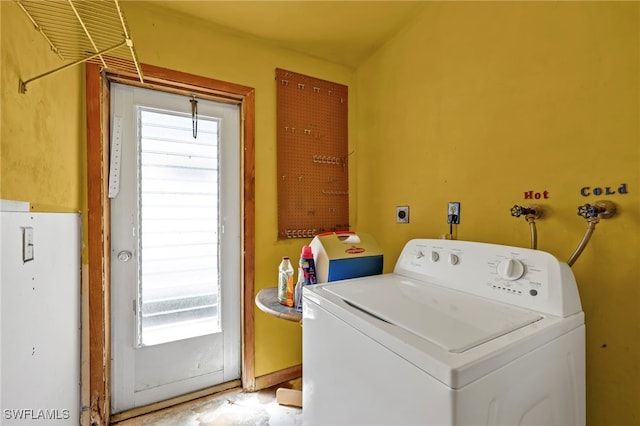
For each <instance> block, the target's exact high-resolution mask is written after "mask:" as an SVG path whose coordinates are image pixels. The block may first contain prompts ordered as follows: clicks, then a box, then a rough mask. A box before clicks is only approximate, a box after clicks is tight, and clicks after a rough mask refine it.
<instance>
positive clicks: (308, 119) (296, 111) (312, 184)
mask: <svg viewBox="0 0 640 426" xmlns="http://www.w3.org/2000/svg"><path fill="white" fill-rule="evenodd" d="M276 86H277V93H276V95H277V137H278V143H277V144H278V176H277V179H278V238H279V239H287V238H311V237H313V236H314V235H316V234H319V233H321V232H328V231H337V230H347V229H349V167H348V166H349V164H348V97H347V95H348V91H349V88H348V87H347V86H345V85H342V84H337V83H332V82H330V81H326V80H320V79H318V78H315V77H310V76H307V75H303V74H298V73H295V72H292V71H286V70H282V69H276Z"/></svg>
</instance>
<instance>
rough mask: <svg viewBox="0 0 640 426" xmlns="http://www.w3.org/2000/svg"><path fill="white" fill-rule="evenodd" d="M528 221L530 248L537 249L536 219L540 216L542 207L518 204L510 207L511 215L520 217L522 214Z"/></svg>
mask: <svg viewBox="0 0 640 426" xmlns="http://www.w3.org/2000/svg"><path fill="white" fill-rule="evenodd" d="M523 215H524V218H525V219H526V220H527V222H528V223H529V229H530V230H531V248H532V249H534V250H537V249H538V230H537V229H536V219H539V218H540V217H541V216H542V209H541V208H540V207H539V206H526V207H522V206H518V205H515V206H513V207H511V216H513V217H520V216H523Z"/></svg>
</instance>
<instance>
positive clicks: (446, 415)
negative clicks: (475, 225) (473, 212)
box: [302, 239, 585, 426]
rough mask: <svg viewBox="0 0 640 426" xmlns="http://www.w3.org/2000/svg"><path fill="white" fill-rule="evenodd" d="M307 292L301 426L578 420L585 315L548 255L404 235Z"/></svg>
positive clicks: (563, 268) (581, 416)
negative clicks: (373, 272)
mask: <svg viewBox="0 0 640 426" xmlns="http://www.w3.org/2000/svg"><path fill="white" fill-rule="evenodd" d="M303 300H304V302H303V364H302V365H303V375H302V377H303V387H302V389H303V420H304V424H305V425H347V424H348V425H357V424H359V425H401V424H403V425H439V426H440V425H536V426H541V425H584V424H585V326H584V314H583V312H582V307H581V304H580V296H579V294H578V290H577V287H576V282H575V279H574V276H573V273H572V272H571V269H570V268H569V267H568V266H567V265H566V264H565V263H562V262H559V261H558V260H557V259H556V258H555V257H553V256H552V255H550V254H548V253H545V252H542V251H536V250H530V249H524V248H518V247H509V246H501V245H495V244H484V243H474V242H466V241H449V240H428V239H417V240H411V241H409V242H408V243H407V244H406V246H405V247H404V249H403V251H402V253H401V255H400V258H399V259H398V262H397V263H396V266H395V269H394V272H393V273H391V274H383V275H377V276H370V277H364V278H356V279H350V280H344V281H337V282H334V283H328V284H318V285H315V286H308V287H306V288H305V289H304V299H303Z"/></svg>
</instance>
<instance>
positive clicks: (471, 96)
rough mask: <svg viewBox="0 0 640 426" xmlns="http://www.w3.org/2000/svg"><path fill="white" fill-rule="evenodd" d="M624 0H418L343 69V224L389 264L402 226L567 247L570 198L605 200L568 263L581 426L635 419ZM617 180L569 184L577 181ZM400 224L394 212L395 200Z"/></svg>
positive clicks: (634, 214) (630, 95) (573, 207)
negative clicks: (518, 214)
mask: <svg viewBox="0 0 640 426" xmlns="http://www.w3.org/2000/svg"><path fill="white" fill-rule="evenodd" d="M639 6H640V4H639V3H637V2H633V3H608V2H579V3H578V2H568V3H558V2H544V3H540V2H538V3H530V2H527V3H524V2H518V3H515V2H511V3H506V2H499V3H486V2H478V3H458V2H450V3H445V2H439V3H428V4H427V5H426V7H425V8H424V9H423V11H422V13H421V14H420V15H419V16H417V17H416V18H415V20H414V21H412V22H411V23H410V24H409V25H407V26H406V27H405V28H404V29H403V31H402V32H401V33H400V34H398V35H397V36H396V37H395V38H394V39H393V40H391V41H390V42H389V43H387V44H386V45H385V46H384V47H383V48H382V49H381V50H379V51H378V52H376V54H374V55H373V56H372V57H371V58H369V59H368V60H367V61H366V62H365V63H363V64H362V65H361V66H360V67H359V68H358V70H357V73H356V74H357V78H356V80H357V92H358V99H357V102H358V105H357V114H358V117H357V123H356V126H357V144H356V154H355V155H356V156H357V159H358V172H357V186H358V191H357V211H358V217H357V223H358V227H359V229H360V230H363V231H367V232H370V233H372V234H373V235H374V236H375V237H376V238H377V240H378V242H379V243H380V244H381V246H382V248H383V250H384V253H385V263H386V267H385V269H386V270H387V271H390V270H391V268H392V266H393V262H394V261H395V259H397V256H398V254H399V252H400V249H401V248H402V246H403V244H404V243H405V242H406V241H407V240H408V239H409V238H413V237H426V238H438V237H440V235H441V234H444V233H447V232H448V225H446V206H447V202H448V201H460V202H461V203H462V205H461V221H462V223H461V224H460V225H459V227H458V230H457V234H458V238H459V239H462V240H474V241H485V242H493V243H500V244H509V245H516V246H524V247H527V246H528V245H529V228H528V225H527V224H526V222H525V221H524V219H523V218H519V219H516V218H513V217H511V216H510V213H509V209H510V208H511V207H512V206H513V205H514V204H520V205H523V204H527V203H530V202H531V200H525V199H524V193H525V192H527V191H530V190H533V191H534V192H543V191H548V194H549V198H548V199H540V200H534V201H536V202H537V203H538V204H540V205H541V206H543V208H544V212H545V213H544V217H543V218H541V219H540V220H539V221H538V237H539V248H540V249H542V250H545V251H549V252H550V253H552V254H554V255H556V256H557V257H558V258H559V259H561V260H564V261H566V260H568V258H569V257H570V255H571V253H572V252H573V250H574V249H575V247H576V246H577V244H578V242H579V241H580V239H581V238H582V235H583V234H584V231H585V230H586V221H585V220H584V219H582V218H581V217H579V216H577V214H576V213H577V206H579V205H583V204H585V203H587V202H589V203H593V202H594V201H596V200H599V199H608V200H611V201H614V202H615V203H616V204H617V205H618V207H619V214H618V215H617V216H616V217H614V218H612V219H608V220H602V221H601V222H600V223H599V224H598V226H597V229H596V231H595V234H594V235H593V237H592V239H591V242H590V244H589V246H588V247H587V248H586V250H585V251H584V253H583V254H582V256H581V257H580V258H579V259H578V261H577V262H576V263H575V265H574V267H573V271H574V273H575V275H576V279H577V281H578V285H579V289H580V293H581V297H582V303H583V308H584V311H585V315H586V324H587V407H588V408H587V415H588V422H589V424H591V425H631V424H640V367H639V365H640V338H639V337H640V272H639V269H638V265H639V264H640V263H639V255H638V253H640V239H639V236H640V185H639V183H640V66H639V61H640V7H639ZM623 183H626V184H627V189H628V194H624V195H621V194H615V195H609V196H604V195H602V196H600V197H596V196H589V197H583V196H582V195H581V194H580V189H581V188H582V187H585V186H589V187H591V188H593V187H606V186H610V187H612V188H618V187H619V186H620V185H621V184H623ZM397 205H409V206H410V208H411V212H410V218H411V223H410V224H408V225H396V224H395V221H394V218H395V206H397Z"/></svg>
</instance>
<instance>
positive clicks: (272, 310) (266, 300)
mask: <svg viewBox="0 0 640 426" xmlns="http://www.w3.org/2000/svg"><path fill="white" fill-rule="evenodd" d="M256 306H257V307H258V308H260V310H261V311H262V312H264V313H266V314H269V315H273V316H274V317H277V318H282V319H286V320H289V321H295V322H300V321H302V312H298V311H296V310H295V309H294V308H290V307H288V306H284V305H282V304H280V302H279V301H278V289H277V288H276V287H269V288H263V289H262V290H260V291H259V292H258V294H257V295H256Z"/></svg>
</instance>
